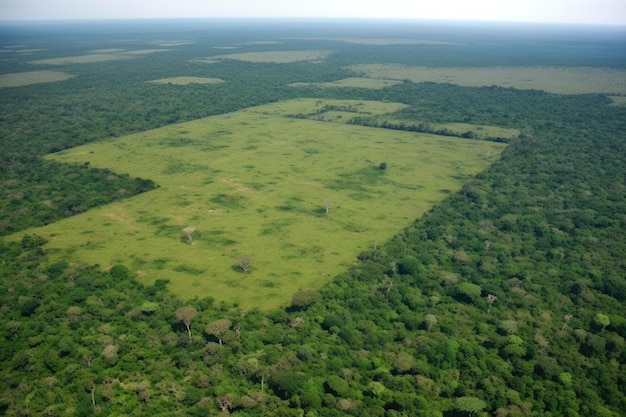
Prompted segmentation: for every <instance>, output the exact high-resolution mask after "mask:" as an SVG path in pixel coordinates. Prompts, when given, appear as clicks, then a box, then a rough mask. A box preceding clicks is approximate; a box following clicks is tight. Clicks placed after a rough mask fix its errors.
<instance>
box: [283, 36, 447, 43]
mask: <svg viewBox="0 0 626 417" xmlns="http://www.w3.org/2000/svg"><path fill="white" fill-rule="evenodd" d="M294 39H302V40H325V41H338V42H346V43H355V44H361V45H458V44H457V43H454V42H445V41H434V40H429V39H410V38H354V37H329V38H325V37H308V38H294Z"/></svg>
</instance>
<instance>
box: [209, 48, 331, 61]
mask: <svg viewBox="0 0 626 417" xmlns="http://www.w3.org/2000/svg"><path fill="white" fill-rule="evenodd" d="M329 54H330V51H322V50H297V51H264V52H241V53H237V54H228V55H216V56H212V57H209V58H205V59H199V60H197V61H198V62H204V63H207V64H212V63H215V62H219V61H221V60H224V59H234V60H237V61H247V62H274V63H278V64H286V63H290V62H300V61H321V60H323V59H325V58H326V57H328V55H329Z"/></svg>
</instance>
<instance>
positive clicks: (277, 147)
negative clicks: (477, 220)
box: [26, 99, 504, 308]
mask: <svg viewBox="0 0 626 417" xmlns="http://www.w3.org/2000/svg"><path fill="white" fill-rule="evenodd" d="M327 104H332V105H335V106H354V107H356V108H359V109H360V111H363V112H368V113H370V114H371V113H372V112H374V111H387V110H395V109H397V108H398V107H399V106H402V105H399V104H397V103H381V102H353V101H345V100H344V101H338V100H331V101H323V102H320V101H319V100H313V99H308V100H305V99H303V100H294V101H288V102H281V103H277V104H272V105H266V106H260V107H256V108H251V109H248V110H242V111H239V112H236V113H231V114H225V115H221V116H213V117H209V118H205V119H200V120H197V121H192V122H188V123H182V124H178V125H171V126H167V127H164V128H160V129H157V130H152V131H147V132H143V133H139V134H135V135H130V136H126V137H122V138H118V139H114V140H111V141H107V142H103V143H97V144H91V145H86V146H81V147H78V148H74V149H71V150H67V151H64V152H60V153H57V154H53V155H50V158H53V159H56V160H59V161H64V162H70V163H80V164H83V163H85V162H87V161H89V162H90V163H91V165H92V166H97V167H102V168H104V167H106V168H110V169H111V170H113V171H114V172H118V173H129V174H130V175H132V176H140V177H143V178H150V179H152V180H154V181H155V182H156V183H158V184H159V185H160V188H159V189H158V190H155V191H152V192H148V193H146V194H142V195H139V196H136V197H133V198H130V199H128V200H125V201H123V202H120V203H115V204H111V205H108V206H105V207H102V208H99V209H95V210H91V211H88V212H86V213H82V214H80V215H78V216H75V217H72V218H68V219H65V220H62V221H60V222H57V223H55V224H52V225H49V226H46V227H43V228H38V229H30V230H28V231H26V233H36V234H40V235H42V236H46V237H48V238H49V239H50V242H49V244H48V245H47V247H48V248H49V250H51V251H52V252H53V253H56V254H57V256H59V257H66V258H67V257H68V256H70V254H71V257H72V259H78V260H82V261H84V262H87V263H89V264H95V263H97V264H100V265H102V266H104V267H110V266H112V265H114V264H117V263H123V264H126V265H127V266H128V267H129V268H131V269H133V270H134V271H135V272H137V273H138V274H139V275H140V279H141V280H142V281H143V282H145V283H151V282H153V281H154V280H155V279H158V278H166V279H169V280H171V285H170V286H169V288H170V289H171V290H172V291H173V292H175V293H176V294H178V295H180V296H182V297H184V298H192V297H194V296H213V297H215V298H216V299H217V300H218V301H220V300H225V301H227V302H236V303H239V304H240V305H241V306H242V307H246V308H247V307H253V306H256V307H260V308H271V307H276V306H280V305H286V304H288V302H289V300H290V299H291V296H292V294H293V293H294V292H295V291H297V290H298V289H301V288H318V287H320V286H321V285H323V284H324V283H325V282H327V281H329V280H330V279H331V278H332V277H333V276H334V275H336V274H337V273H339V272H341V271H342V270H345V267H346V265H347V264H349V263H350V262H351V261H352V260H353V259H355V257H356V255H358V254H359V253H360V252H361V251H363V250H366V249H371V248H372V247H373V246H374V245H375V244H376V242H381V243H382V242H384V241H385V240H387V239H388V238H390V237H391V236H393V235H394V234H395V233H397V232H398V231H399V230H401V229H402V228H403V227H405V226H406V225H407V224H409V223H410V222H411V221H412V220H413V219H415V218H416V217H418V216H420V215H421V214H422V213H423V212H424V211H426V210H427V209H429V208H430V207H432V206H433V205H434V204H436V203H437V202H439V201H441V200H442V199H443V198H444V197H445V196H446V195H447V194H448V193H449V192H450V191H452V190H456V189H459V188H460V186H461V185H462V183H463V182H464V181H465V180H467V179H468V178H469V177H471V176H473V175H475V174H476V173H477V172H479V171H481V170H482V169H484V168H485V167H486V166H487V165H488V164H489V163H491V162H492V161H494V160H495V159H496V158H497V157H498V156H499V154H500V152H501V151H502V150H503V149H504V145H502V144H498V143H491V142H483V141H472V140H461V139H455V138H446V137H439V136H433V135H426V134H416V133H410V132H399V131H390V130H386V129H374V128H366V127H361V126H353V125H346V124H340V123H327V122H319V121H314V120H302V119H295V118H288V117H285V115H289V114H297V113H313V112H315V111H316V109H317V108H319V107H320V106H324V105H327ZM381 162H386V163H387V169H386V170H381V169H380V168H379V164H380V163H381ZM326 200H329V201H330V211H329V215H326V214H325V213H324V207H325V201H326ZM188 226H192V227H194V228H195V233H194V234H193V241H192V243H191V244H188V243H185V242H184V235H183V229H184V228H186V227H188ZM242 254H248V255H250V256H251V257H252V258H253V260H254V265H253V268H252V270H251V271H250V272H249V273H241V272H237V271H235V270H233V265H234V263H235V261H236V259H237V258H238V257H239V256H240V255H242Z"/></svg>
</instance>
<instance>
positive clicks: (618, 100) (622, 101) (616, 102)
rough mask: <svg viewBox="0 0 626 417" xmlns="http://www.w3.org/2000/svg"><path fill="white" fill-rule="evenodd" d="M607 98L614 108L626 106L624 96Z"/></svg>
mask: <svg viewBox="0 0 626 417" xmlns="http://www.w3.org/2000/svg"><path fill="white" fill-rule="evenodd" d="M609 98H610V99H611V100H613V105H614V106H626V97H625V96H610V97H609Z"/></svg>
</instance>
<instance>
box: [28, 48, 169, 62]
mask: <svg viewBox="0 0 626 417" xmlns="http://www.w3.org/2000/svg"><path fill="white" fill-rule="evenodd" d="M167 51H170V49H137V50H128V51H126V50H122V51H120V52H112V53H94V54H86V55H77V56H66V57H60V58H47V59H37V60H35V61H30V62H29V63H30V64H39V65H68V64H92V63H96V62H105V61H115V60H117V59H129V58H132V57H133V56H137V55H147V54H153V53H156V52H167Z"/></svg>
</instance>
